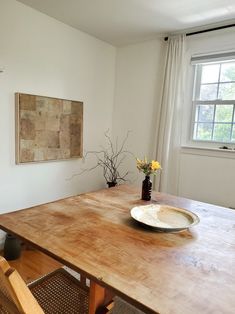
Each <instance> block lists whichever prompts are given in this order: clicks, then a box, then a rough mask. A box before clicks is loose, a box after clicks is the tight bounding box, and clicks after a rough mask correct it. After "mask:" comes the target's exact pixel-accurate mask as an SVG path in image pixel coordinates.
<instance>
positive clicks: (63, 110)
mask: <svg viewBox="0 0 235 314" xmlns="http://www.w3.org/2000/svg"><path fill="white" fill-rule="evenodd" d="M82 138H83V103H82V102H81V101H73V100H65V99H59V98H52V97H45V96H37V95H29V94H22V93H16V163H27V162H41V161H49V160H63V159H70V158H79V157H82Z"/></svg>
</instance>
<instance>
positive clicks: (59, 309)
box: [28, 268, 89, 314]
mask: <svg viewBox="0 0 235 314" xmlns="http://www.w3.org/2000/svg"><path fill="white" fill-rule="evenodd" d="M28 287H29V289H30V291H31V292H32V294H33V295H34V297H35V299H36V300H37V301H38V303H39V305H40V306H41V308H42V309H43V311H44V312H45V313H48V314H51V313H53V314H87V313H88V302H89V289H88V288H87V287H84V286H82V285H81V283H80V282H79V281H78V280H77V279H75V278H74V277H73V276H72V275H70V274H69V273H68V272H67V271H66V270H64V269H63V268H60V269H57V270H55V271H54V272H52V273H50V274H48V275H46V276H45V277H42V278H41V279H39V280H37V281H35V282H33V283H31V284H29V285H28Z"/></svg>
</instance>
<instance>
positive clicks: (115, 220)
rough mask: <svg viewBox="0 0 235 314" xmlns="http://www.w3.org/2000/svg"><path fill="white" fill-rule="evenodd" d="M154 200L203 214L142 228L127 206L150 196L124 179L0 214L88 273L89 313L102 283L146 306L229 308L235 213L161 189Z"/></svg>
mask: <svg viewBox="0 0 235 314" xmlns="http://www.w3.org/2000/svg"><path fill="white" fill-rule="evenodd" d="M152 202H154V203H155V202H156V203H164V204H169V205H173V206H177V207H181V208H186V209H188V210H191V211H193V212H195V213H196V214H197V215H198V216H199V217H200V220H201V221H200V223H199V224H198V225H197V226H195V227H193V228H192V229H191V230H188V231H182V232H179V233H158V232H155V231H153V230H147V229H144V228H142V227H141V226H139V225H138V224H137V223H135V222H134V221H133V220H132V219H131V218H130V209H131V208H132V207H134V206H135V205H138V204H139V205H140V204H147V203H148V202H144V201H141V200H140V189H136V188H134V187H131V186H127V185H122V186H118V187H115V188H111V189H104V190H100V191H97V192H93V193H87V194H83V195H80V196H75V197H69V198H67V199H63V200H59V201H56V202H53V203H49V204H45V205H41V206H36V207H33V208H29V209H24V210H21V211H17V212H13V213H9V214H4V215H1V216H0V227H1V229H3V230H5V231H7V232H10V233H13V234H15V235H17V236H19V237H20V238H22V239H24V240H25V241H27V242H29V243H31V244H32V245H34V246H35V247H37V248H38V249H40V250H42V251H44V252H46V253H47V254H49V255H51V256H52V257H54V258H56V259H57V260H59V261H61V262H62V263H64V264H66V265H68V266H70V267H72V268H73V269H75V270H77V271H80V272H82V273H83V274H85V275H86V276H87V277H88V278H90V279H91V281H92V286H91V299H92V300H93V303H91V304H92V305H91V308H90V313H94V312H95V307H96V306H97V305H98V304H99V302H102V298H103V294H102V293H103V291H104V289H103V288H102V287H104V288H108V289H109V290H111V291H113V292H115V294H117V295H119V296H121V297H122V298H124V299H125V300H127V301H128V302H130V303H132V304H134V305H135V306H137V307H139V308H140V309H143V310H145V311H146V313H161V314H172V313H174V314H199V313H203V314H207V313H208V314H209V313H210V314H216V313H218V314H222V313H223V314H227V313H231V314H232V313H233V314H234V313H235V212H234V211H233V210H230V209H226V208H223V207H217V206H214V205H210V204H204V203H200V202H195V201H192V200H187V199H183V198H179V197H174V196H170V195H166V194H160V193H153V199H152ZM97 297H98V299H97ZM94 300H95V302H94Z"/></svg>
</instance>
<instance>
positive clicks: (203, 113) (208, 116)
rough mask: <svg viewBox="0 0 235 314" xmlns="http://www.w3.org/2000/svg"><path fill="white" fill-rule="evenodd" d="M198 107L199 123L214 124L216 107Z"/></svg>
mask: <svg viewBox="0 0 235 314" xmlns="http://www.w3.org/2000/svg"><path fill="white" fill-rule="evenodd" d="M198 107H199V110H198V121H199V122H213V117H214V105H199V106H198Z"/></svg>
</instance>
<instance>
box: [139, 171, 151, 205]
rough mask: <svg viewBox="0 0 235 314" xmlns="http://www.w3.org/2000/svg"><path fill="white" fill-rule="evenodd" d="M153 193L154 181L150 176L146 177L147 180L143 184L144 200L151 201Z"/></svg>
mask: <svg viewBox="0 0 235 314" xmlns="http://www.w3.org/2000/svg"><path fill="white" fill-rule="evenodd" d="M151 193H152V181H151V180H150V176H145V179H144V181H143V183H142V197H141V198H142V200H144V201H150V200H151Z"/></svg>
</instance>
